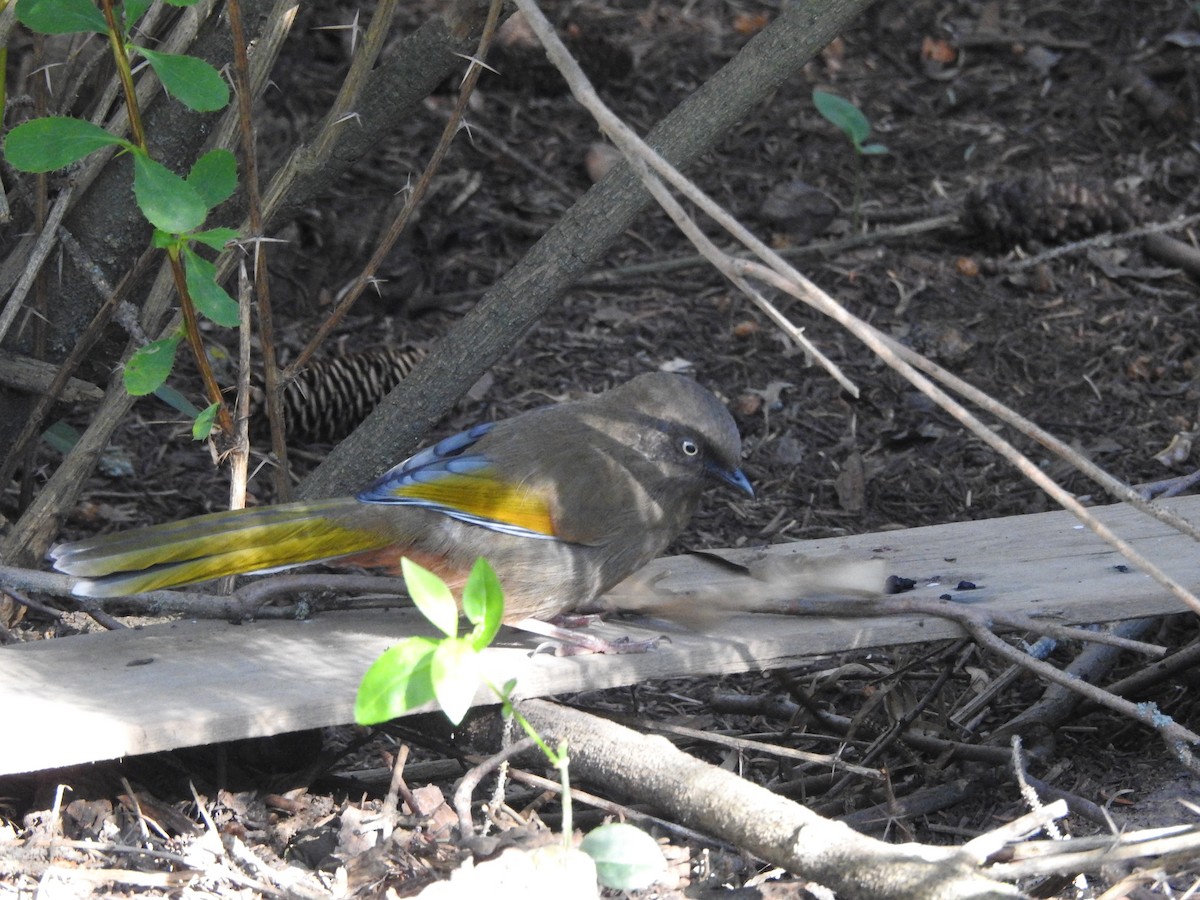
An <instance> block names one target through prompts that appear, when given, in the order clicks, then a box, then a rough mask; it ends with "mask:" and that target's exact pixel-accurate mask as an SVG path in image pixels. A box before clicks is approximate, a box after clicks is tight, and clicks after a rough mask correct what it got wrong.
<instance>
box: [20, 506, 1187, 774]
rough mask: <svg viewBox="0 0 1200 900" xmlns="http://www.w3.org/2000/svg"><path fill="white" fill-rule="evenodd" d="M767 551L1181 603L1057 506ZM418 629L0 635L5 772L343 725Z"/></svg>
mask: <svg viewBox="0 0 1200 900" xmlns="http://www.w3.org/2000/svg"><path fill="white" fill-rule="evenodd" d="M1173 505H1174V506H1175V508H1176V509H1177V510H1178V511H1179V512H1180V513H1181V514H1183V515H1192V516H1195V515H1197V514H1200V498H1197V497H1191V498H1183V499H1181V500H1178V501H1174V503H1173ZM1097 512H1098V513H1099V514H1100V516H1101V518H1102V519H1103V520H1104V521H1105V522H1107V523H1108V524H1109V525H1110V526H1112V527H1113V528H1114V529H1116V530H1117V532H1118V533H1120V534H1122V535H1123V536H1125V537H1126V538H1127V539H1129V540H1130V541H1131V542H1132V543H1134V544H1135V545H1136V546H1137V547H1138V548H1139V549H1140V550H1141V551H1142V552H1143V553H1145V554H1146V555H1147V556H1148V557H1150V558H1151V559H1153V560H1155V561H1156V562H1157V563H1159V564H1160V565H1162V566H1164V567H1165V568H1166V569H1167V570H1168V571H1170V572H1171V573H1172V574H1173V575H1174V576H1175V577H1177V578H1179V579H1180V580H1182V581H1183V582H1184V583H1185V584H1189V585H1193V586H1194V585H1198V584H1200V553H1198V552H1197V550H1196V547H1195V545H1194V544H1193V543H1192V542H1191V541H1190V540H1189V539H1187V538H1185V537H1182V536H1179V535H1177V534H1175V533H1174V532H1172V531H1171V530H1170V529H1168V528H1166V527H1165V526H1163V525H1160V524H1158V523H1157V522H1155V521H1154V520H1152V519H1149V518H1147V517H1145V516H1141V515H1139V514H1137V513H1136V512H1134V511H1133V510H1131V509H1129V508H1127V507H1124V506H1110V507H1104V508H1102V509H1100V510H1098V511H1097ZM767 552H768V554H770V555H772V556H781V557H787V556H790V555H794V554H797V553H803V554H805V555H807V556H810V557H816V558H820V557H824V556H830V555H840V556H843V557H849V558H864V559H865V558H870V557H880V558H882V559H884V560H885V563H886V566H887V571H888V572H889V573H894V574H897V575H904V576H907V577H910V578H915V579H916V580H917V582H918V586H917V589H916V594H917V595H919V596H925V597H928V598H934V597H937V596H939V595H941V594H943V593H945V592H947V591H950V590H952V589H953V588H954V586H955V585H956V584H957V583H958V582H959V581H960V580H969V581H972V582H975V583H976V584H977V585H978V586H979V589H978V590H977V591H973V592H970V593H969V594H959V595H957V596H959V597H962V598H967V599H969V600H970V601H971V602H973V603H982V604H986V605H988V607H989V608H995V609H1004V610H1015V611H1022V612H1026V613H1031V614H1035V615H1053V616H1054V617H1055V619H1056V621H1062V622H1093V621H1110V620H1115V619H1120V618H1128V617H1132V616H1144V615H1155V614H1159V613H1167V612H1175V611H1179V605H1178V603H1177V602H1176V601H1175V600H1174V599H1172V598H1171V597H1169V596H1168V595H1166V594H1165V592H1164V591H1162V590H1161V589H1160V588H1158V587H1157V586H1156V585H1155V584H1154V583H1153V582H1152V581H1151V580H1150V578H1149V577H1148V576H1146V575H1143V574H1141V573H1138V572H1126V573H1122V572H1120V571H1118V570H1117V569H1116V568H1115V566H1116V565H1117V564H1118V563H1120V562H1121V559H1120V557H1119V556H1118V555H1117V554H1116V553H1115V552H1114V551H1112V550H1110V549H1108V547H1107V546H1105V545H1104V544H1102V543H1101V542H1100V541H1099V540H1097V539H1096V538H1095V537H1093V536H1092V535H1091V534H1090V532H1087V531H1085V530H1083V529H1082V528H1081V526H1079V525H1078V523H1077V522H1076V520H1075V519H1074V518H1073V517H1071V516H1070V515H1068V514H1066V513H1061V512H1056V513H1043V514H1038V515H1030V516H1017V517H1011V518H1005V519H991V520H986V521H981V522H967V523H956V524H951V525H938V526H931V527H926V528H914V529H910V530H906V531H893V532H886V533H882V534H869V535H858V536H854V537H846V538H840V539H827V540H818V541H805V542H802V543H799V544H787V545H779V546H775V547H771V548H768V549H767ZM731 555H733V556H738V554H737V553H733V554H731ZM651 571H652V572H653V573H656V574H657V575H660V576H661V579H660V580H659V581H658V582H657V583H656V587H657V588H658V589H659V590H665V591H672V590H686V589H692V588H695V587H696V586H697V584H698V583H699V582H703V584H705V585H707V586H708V587H709V588H710V589H711V587H712V586H713V585H717V586H721V587H724V588H725V589H727V590H729V591H731V592H735V593H736V592H738V591H744V590H746V580H745V576H739V575H737V574H736V573H734V572H726V571H724V570H722V569H720V568H719V567H715V566H713V565H712V564H711V563H703V562H700V561H697V560H695V559H691V558H687V557H678V558H674V559H664V560H658V561H656V562H655V563H654V564H653V569H652V570H651ZM658 624H659V623H648V627H649V628H650V629H651V630H652V633H657V632H659V631H661V629H660V628H659V627H658ZM596 630H597V631H598V632H599V633H601V634H603V635H605V636H607V637H619V636H621V635H623V634H630V635H632V636H634V637H645V636H646V635H647V631H646V630H645V629H640V628H635V627H630V626H626V625H620V626H618V625H612V624H605V625H602V626H598V627H597V628H596ZM413 633H428V632H425V631H424V630H423V629H421V628H420V620H419V618H418V617H417V616H416V614H415V613H414V612H413V611H412V610H409V609H397V610H391V611H370V612H355V613H327V614H324V615H321V616H319V617H318V618H316V619H315V620H313V621H309V622H277V621H264V622H254V623H247V624H242V625H231V624H228V623H224V622H196V621H179V622H175V623H171V624H166V625H158V626H152V627H148V628H143V629H137V630H132V629H131V630H128V631H120V632H110V633H106V634H95V635H83V636H78V637H72V638H64V639H59V640H53V641H41V642H35V643H29V644H20V645H14V646H8V647H4V648H0V723H3V728H2V731H0V774H7V773H14V772H24V771H31V770H37V769H47V768H54V767H59V766H66V765H72V764H76V763H82V762H88V761H93V760H100V759H110V758H116V757H121V756H125V755H130V754H136V753H146V752H152V751H158V750H166V749H171V748H175V747H183V746H190V745H195V744H201V743H211V742H215V741H224V740H232V739H237V738H245V737H254V736H261V735H269V734H277V733H281V732H285V731H294V730H298V729H302V728H315V727H321V726H326V725H334V724H339V723H345V722H348V721H350V719H351V710H352V706H353V699H354V692H355V688H356V685H357V682H358V679H359V678H360V677H361V676H362V673H363V672H364V671H365V670H366V667H367V666H368V665H369V664H370V662H371V660H373V659H374V658H375V656H377V655H378V654H379V653H380V652H382V651H383V650H384V649H385V648H386V647H388V646H389V645H390V644H391V643H393V642H394V641H395V640H396V638H397V637H399V636H402V635H406V634H413ZM957 634H959V631H958V629H957V627H956V626H954V625H952V624H950V623H948V622H945V621H944V620H941V619H936V618H931V617H921V616H903V617H887V618H880V619H857V618H851V619H825V618H813V617H805V618H797V617H785V616H764V615H740V616H737V617H735V618H734V619H732V620H730V621H728V622H726V623H724V624H723V625H722V626H721V627H720V628H719V629H716V630H714V633H712V634H707V635H706V634H700V633H695V632H687V631H679V632H673V633H672V634H671V643H669V644H666V645H664V646H663V647H661V648H660V649H659V650H657V651H655V652H653V653H647V654H642V655H631V656H604V657H575V658H566V659H558V658H554V657H551V656H549V655H545V654H541V655H536V656H531V655H530V653H529V650H530V647H531V646H533V643H532V642H531V641H529V640H526V639H525V638H524V637H522V636H520V635H508V634H505V635H503V636H502V637H504V638H505V640H506V643H503V644H502V645H501V646H499V647H497V648H495V649H493V650H492V651H489V654H488V666H489V668H490V670H491V673H492V676H493V678H494V679H495V680H496V681H498V682H500V681H503V680H506V679H507V678H510V677H515V678H517V679H518V684H519V689H520V692H521V694H522V695H523V696H530V697H533V696H542V695H547V694H555V693H566V692H571V691H578V690H583V689H596V688H604V687H615V686H619V685H626V684H631V683H635V682H640V681H645V680H649V679H654V678H665V677H677V676H685V675H701V674H719V673H728V672H739V671H746V670H748V669H758V668H772V667H777V666H783V665H789V664H793V663H795V662H796V661H797V660H799V659H801V658H803V657H806V656H812V655H814V654H821V653H833V652H841V651H845V650H852V649H856V648H866V647H874V646H885V645H895V644H901V643H915V642H922V641H930V640H937V639H941V638H946V637H953V636H956V635H957ZM479 699H480V701H481V702H483V701H485V700H486V699H487V698H486V697H485V696H483V695H481V697H480V698H479Z"/></svg>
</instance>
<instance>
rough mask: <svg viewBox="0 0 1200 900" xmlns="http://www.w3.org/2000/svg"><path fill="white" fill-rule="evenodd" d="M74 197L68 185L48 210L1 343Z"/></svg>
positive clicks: (7, 312)
mask: <svg viewBox="0 0 1200 900" xmlns="http://www.w3.org/2000/svg"><path fill="white" fill-rule="evenodd" d="M74 196H75V186H74V185H70V186H69V187H67V189H66V190H64V191H63V192H62V193H61V194H59V196H58V198H57V199H56V200H55V202H54V205H53V206H52V207H51V208H50V213H49V215H48V216H47V218H46V225H45V227H44V228H42V231H41V234H39V235H38V237H37V241H36V242H35V243H34V246H33V251H32V252H31V253H30V255H29V261H28V262H27V263H26V265H25V270H24V271H23V272H22V273H21V277H20V279H19V280H18V281H17V284H16V286H15V287H14V288H13V291H12V293H11V294H9V295H8V303H7V304H6V305H5V307H4V309H3V311H0V341H3V340H4V337H5V335H7V334H8V330H9V329H10V328H11V327H12V323H13V322H14V321H15V320H16V318H17V313H19V312H20V311H21V309H22V307H23V305H24V303H25V297H26V296H28V294H29V290H30V288H32V287H33V283H34V281H35V280H36V279H37V276H38V273H39V272H40V271H42V266H43V265H45V263H46V260H47V259H48V258H49V256H50V251H51V250H52V249H54V243H55V239H56V237H57V236H58V228H59V226H60V225H61V224H62V220H63V217H64V216H65V215H66V214H67V208H68V207H69V206H70V204H71V200H72V198H73V197H74ZM6 483H7V482H6Z"/></svg>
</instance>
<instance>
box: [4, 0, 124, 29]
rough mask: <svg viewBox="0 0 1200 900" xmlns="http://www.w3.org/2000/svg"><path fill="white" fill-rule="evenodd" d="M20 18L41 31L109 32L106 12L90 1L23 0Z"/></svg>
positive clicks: (18, 13)
mask: <svg viewBox="0 0 1200 900" xmlns="http://www.w3.org/2000/svg"><path fill="white" fill-rule="evenodd" d="M17 19H18V21H20V23H21V24H22V25H24V26H26V27H27V28H30V29H32V30H33V31H40V32H41V33H42V34H72V33H74V32H77V31H90V32H92V33H94V34H107V33H108V23H107V22H105V21H104V13H102V12H100V10H99V9H98V8H97V7H96V4H94V3H92V2H91V0H20V2H19V3H18V4H17Z"/></svg>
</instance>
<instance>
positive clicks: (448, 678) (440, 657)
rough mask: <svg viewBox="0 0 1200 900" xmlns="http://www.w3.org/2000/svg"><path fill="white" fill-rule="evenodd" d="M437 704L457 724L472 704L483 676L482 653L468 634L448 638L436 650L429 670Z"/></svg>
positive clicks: (453, 723)
mask: <svg viewBox="0 0 1200 900" xmlns="http://www.w3.org/2000/svg"><path fill="white" fill-rule="evenodd" d="M429 674H430V677H431V678H432V680H433V693H434V695H435V696H436V697H437V702H438V706H440V707H441V708H442V712H444V713H445V714H446V718H447V719H449V720H450V723H451V724H452V725H457V724H458V723H459V722H461V721H462V720H463V717H464V716H466V714H467V710H469V709H470V708H471V701H473V700H474V699H475V694H476V692H477V691H478V690H479V685H480V682H481V681H482V680H483V679H482V677H481V676H480V674H479V654H478V652H477V651H476V650H475V648H474V647H472V646H471V644H470V642H469V641H468V640H467V639H466V638H446V639H445V640H443V641H442V642H441V643H440V645H439V646H438V648H437V649H436V650H434V651H433V662H432V664H431V666H430V670H429Z"/></svg>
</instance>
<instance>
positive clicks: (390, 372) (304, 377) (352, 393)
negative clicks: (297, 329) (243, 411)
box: [252, 347, 425, 444]
mask: <svg viewBox="0 0 1200 900" xmlns="http://www.w3.org/2000/svg"><path fill="white" fill-rule="evenodd" d="M424 355H425V352H424V351H423V350H419V349H416V348H408V349H404V350H399V349H396V348H394V347H377V348H374V349H371V350H362V351H359V352H357V353H348V354H346V355H344V356H338V357H330V358H329V359H323V360H319V361H317V362H315V363H313V364H312V365H310V366H308V367H307V368H305V369H303V370H302V371H301V372H300V374H299V375H297V376H296V379H295V380H294V381H293V382H292V383H291V384H289V385H288V386H287V387H286V388H284V391H283V408H284V414H285V422H286V431H285V433H286V435H287V439H288V442H289V443H291V442H297V443H301V444H320V443H336V442H337V441H340V440H341V439H342V438H344V437H345V436H346V435H348V434H349V433H350V432H351V431H353V430H354V429H355V428H356V427H358V425H359V423H361V422H362V420H363V419H365V418H366V417H367V415H368V414H369V413H370V412H371V410H373V409H374V408H375V407H376V405H378V403H379V401H380V400H382V399H383V398H384V396H385V395H386V394H387V392H388V391H390V390H391V389H392V388H394V387H395V386H396V385H397V384H399V383H400V380H401V379H403V378H404V377H406V376H407V375H408V373H409V372H411V371H412V368H413V366H415V365H416V364H417V362H418V361H419V360H420V359H421V357H422V356H424ZM255 400H256V403H255V413H256V414H255V415H254V418H253V420H252V421H253V422H254V423H255V428H256V430H258V431H265V430H266V427H267V417H266V408H265V407H266V403H265V400H264V399H263V397H262V393H261V391H256V392H255Z"/></svg>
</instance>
